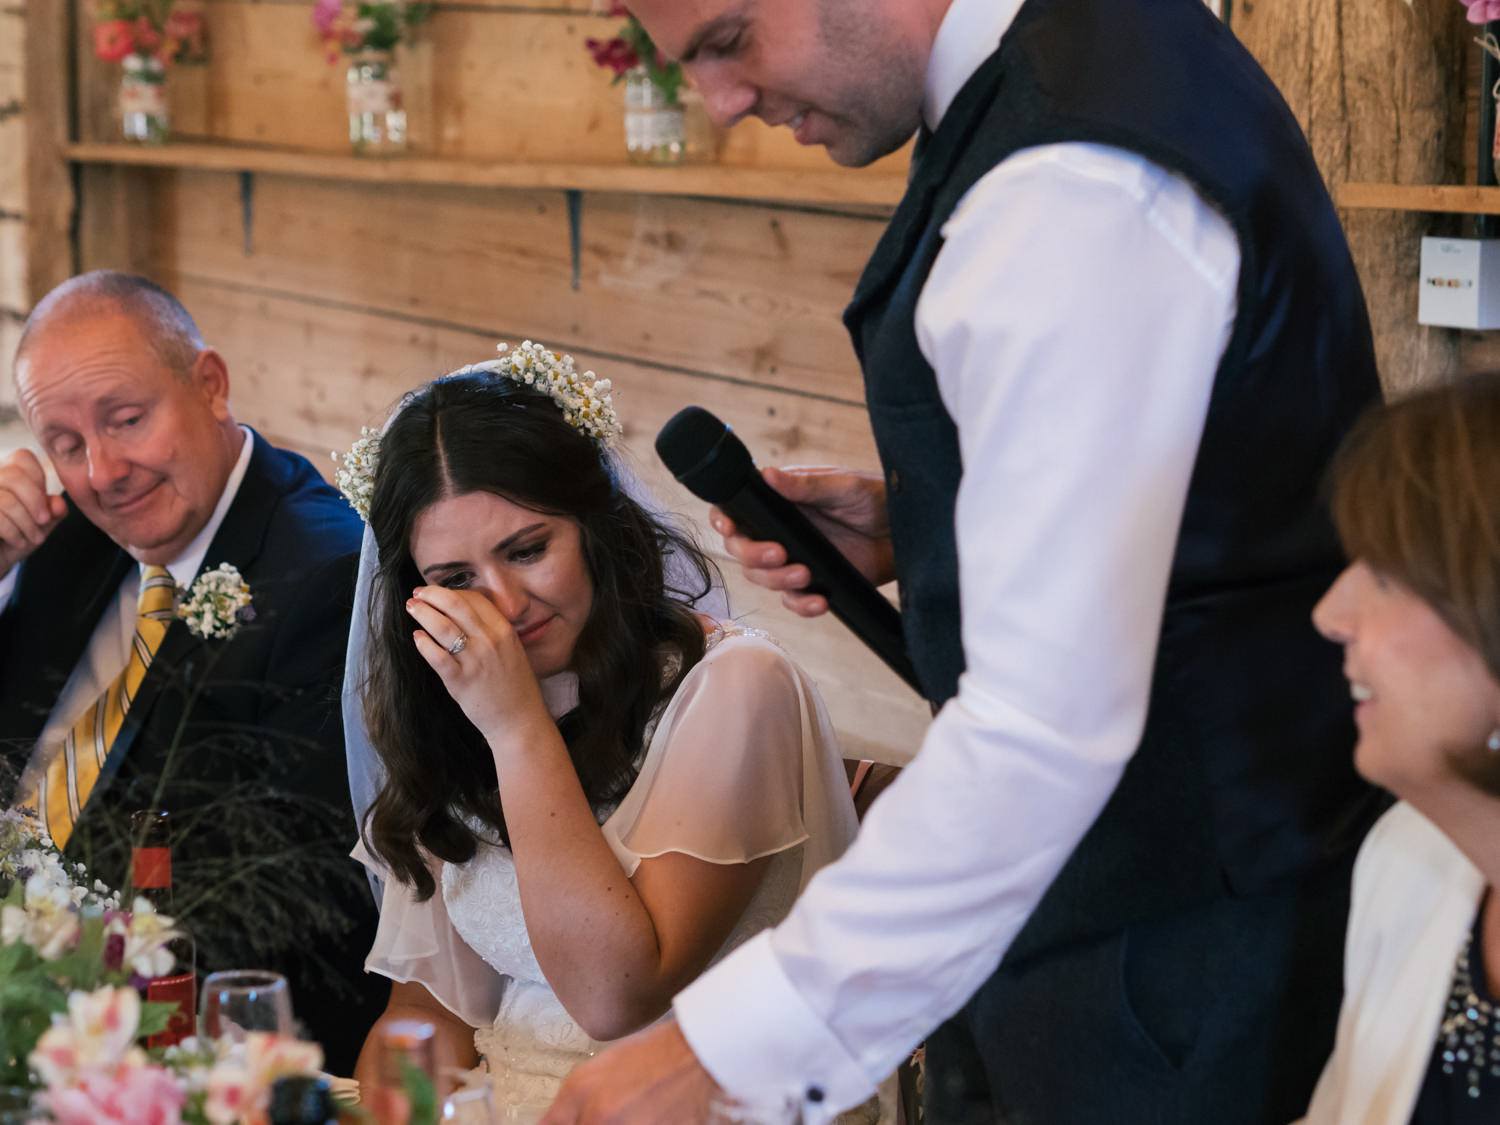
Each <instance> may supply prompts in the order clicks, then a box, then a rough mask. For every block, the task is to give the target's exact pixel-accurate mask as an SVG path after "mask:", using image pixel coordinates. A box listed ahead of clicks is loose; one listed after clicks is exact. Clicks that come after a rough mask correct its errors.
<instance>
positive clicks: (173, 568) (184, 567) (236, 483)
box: [143, 426, 255, 590]
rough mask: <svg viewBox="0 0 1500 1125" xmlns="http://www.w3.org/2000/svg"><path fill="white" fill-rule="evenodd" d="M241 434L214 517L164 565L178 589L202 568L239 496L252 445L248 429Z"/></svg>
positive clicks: (210, 517)
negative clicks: (220, 528) (210, 545)
mask: <svg viewBox="0 0 1500 1125" xmlns="http://www.w3.org/2000/svg"><path fill="white" fill-rule="evenodd" d="M240 432H241V433H243V434H244V435H245V440H244V441H243V442H241V443H240V455H239V457H238V458H237V459H236V460H235V462H234V468H233V469H231V470H229V479H228V480H227V481H225V482H224V491H223V492H222V493H220V494H219V503H218V505H217V506H216V507H215V508H214V514H213V515H211V516H209V517H208V522H207V523H206V524H204V525H203V530H202V531H200V532H198V534H197V535H196V536H194V537H193V541H192V542H191V543H189V544H188V545H187V546H186V547H184V548H183V551H182V554H180V555H178V556H177V557H176V558H175V559H173V560H172V561H171V562H169V563H167V572H168V573H169V574H171V576H172V581H173V582H175V583H177V585H178V587H179V588H180V589H184V590H185V589H187V588H188V586H190V585H191V584H192V581H193V579H194V578H196V577H198V571H199V569H200V568H201V567H202V566H203V557H204V556H205V555H207V554H208V547H209V544H211V543H212V542H213V541H214V536H215V535H216V534H218V531H219V525H220V524H222V523H223V522H224V516H225V515H226V514H227V513H228V511H229V505H230V504H232V503H234V498H235V496H237V495H238V494H239V491H240V482H242V481H243V480H244V479H245V470H246V469H248V468H249V467H250V452H251V447H252V446H254V444H255V434H254V433H252V432H251V430H250V429H249V427H247V426H241V427H240ZM214 565H216V566H217V565H218V564H217V563H215V564H214ZM143 573H144V567H143Z"/></svg>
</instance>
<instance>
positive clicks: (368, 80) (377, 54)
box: [345, 49, 406, 156]
mask: <svg viewBox="0 0 1500 1125" xmlns="http://www.w3.org/2000/svg"><path fill="white" fill-rule="evenodd" d="M345 83H346V95H347V97H348V102H349V144H350V145H352V146H353V148H354V152H355V155H357V156H358V155H380V154H386V153H394V152H404V151H405V150H406V105H405V101H404V99H403V98H402V96H401V76H400V75H399V74H398V73H397V72H396V62H395V53H394V52H393V51H377V50H372V49H366V50H363V51H360V52H359V54H357V55H355V56H354V57H353V58H351V59H350V60H349V70H348V73H347V74H346V75H345Z"/></svg>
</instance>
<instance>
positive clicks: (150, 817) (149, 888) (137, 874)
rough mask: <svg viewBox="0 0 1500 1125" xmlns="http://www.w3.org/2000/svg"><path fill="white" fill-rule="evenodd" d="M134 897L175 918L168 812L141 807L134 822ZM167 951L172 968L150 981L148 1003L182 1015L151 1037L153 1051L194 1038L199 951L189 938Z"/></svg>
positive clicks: (131, 881)
mask: <svg viewBox="0 0 1500 1125" xmlns="http://www.w3.org/2000/svg"><path fill="white" fill-rule="evenodd" d="M130 841H131V851H130V886H131V899H132V901H134V899H137V898H143V899H145V900H146V901H147V902H149V903H150V904H151V907H152V909H154V910H155V911H156V912H157V913H158V914H165V915H167V916H169V917H175V916H176V915H175V913H174V911H173V910H172V839H171V825H170V822H169V818H168V816H167V814H166V813H164V812H161V811H159V810H157V809H142V810H141V811H140V812H137V813H134V814H133V815H132V816H131V818H130ZM167 950H168V952H170V953H171V954H172V958H173V961H172V968H171V969H170V970H169V971H168V972H167V974H166V975H165V976H160V977H157V978H156V979H155V980H151V981H148V982H147V983H146V997H145V998H146V1000H147V1001H148V1002H154V1003H162V1004H174V1005H176V1007H177V1011H176V1012H175V1013H174V1014H173V1016H172V1022H171V1023H170V1024H169V1025H168V1026H167V1029H166V1030H165V1031H163V1032H159V1033H158V1034H156V1035H151V1036H148V1037H147V1039H146V1046H148V1047H170V1046H172V1045H173V1044H174V1043H180V1042H181V1041H182V1040H184V1039H186V1038H187V1037H188V1036H189V1035H191V1034H193V1019H194V1012H195V1011H196V1006H197V983H198V980H197V965H196V961H197V947H196V946H195V945H194V944H193V939H192V938H191V937H189V936H188V935H187V934H183V936H182V937H179V938H174V939H173V940H172V941H171V942H170V943H169V944H168V945H167Z"/></svg>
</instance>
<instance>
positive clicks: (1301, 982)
mask: <svg viewBox="0 0 1500 1125" xmlns="http://www.w3.org/2000/svg"><path fill="white" fill-rule="evenodd" d="M632 7H633V9H634V11H635V12H636V14H637V15H638V16H639V17H640V18H641V19H642V21H643V22H644V23H645V25H646V27H647V28H648V30H649V31H650V32H651V33H652V34H653V35H654V36H655V37H656V42H657V43H658V44H659V46H660V47H661V49H662V50H663V51H664V52H665V53H667V54H669V55H672V56H675V57H677V58H680V59H681V60H682V61H683V63H684V64H686V66H687V68H688V70H689V72H690V74H691V75H692V77H693V78H694V79H695V80H696V82H697V84H698V86H699V88H700V89H701V90H702V93H703V96H704V99H705V102H706V104H707V106H708V107H709V111H710V113H711V114H712V115H713V116H714V117H715V118H717V119H718V120H719V121H721V122H732V121H734V120H736V119H738V118H740V117H742V116H745V115H746V114H755V115H757V116H760V117H762V118H763V119H765V120H766V121H768V122H769V123H771V124H786V125H788V126H790V127H792V128H793V129H794V130H795V131H796V136H797V139H798V140H799V141H801V142H803V143H805V144H822V145H825V146H826V147H827V148H828V151H829V153H830V155H831V156H832V157H833V158H834V159H835V160H836V161H838V162H840V163H843V164H855V165H858V164H865V163H868V162H869V161H871V160H873V159H875V158H876V157H879V156H881V155H884V154H885V153H887V152H890V151H892V150H893V149H895V148H896V147H897V146H898V145H900V144H901V143H902V142H903V141H905V140H906V139H907V138H908V137H909V136H910V135H911V133H912V132H913V131H914V130H917V129H918V127H919V126H920V127H921V136H920V138H919V141H918V157H917V159H916V164H915V167H914V170H913V176H912V182H911V185H910V187H909V189H908V191H907V194H906V197H905V198H904V199H903V200H902V202H901V204H900V206H899V208H898V210H897V211H896V214H895V216H894V218H893V219H892V222H891V225H890V228H889V230H888V231H887V232H886V233H885V236H884V238H883V239H882V240H881V242H880V244H879V246H878V247H877V249H876V251H875V254H874V256H873V258H872V259H871V261H870V264H869V266H868V267H867V268H866V270H865V273H864V276H863V277H862V278H861V279H860V282H859V285H858V288H857V290H856V292H855V295H854V299H853V302H852V303H851V305H850V306H849V309H848V311H847V312H846V314H845V320H846V323H847V325H848V327H849V330H850V333H851V335H852V336H853V339H854V344H855V348H856V350H857V352H858V353H859V357H860V362H861V364H862V366H863V370H864V376H865V388H866V396H867V401H868V404H869V410H870V418H871V422H872V424H873V427H874V431H875V437H876V441H877V444H878V446H879V450H880V458H881V463H882V465H883V467H884V470H885V472H884V477H883V479H879V478H860V477H857V476H854V475H851V474H840V473H836V472H822V473H811V474H809V473H781V474H774V473H773V474H770V475H771V477H772V483H773V484H775V485H776V486H777V487H778V488H780V489H781V490H782V491H784V492H785V493H786V494H787V495H789V496H790V497H791V498H792V499H794V500H797V501H799V502H802V503H803V504H804V505H806V506H808V508H809V509H810V511H811V512H812V513H814V514H815V515H816V516H818V517H819V518H821V519H822V520H823V523H824V526H825V527H830V528H831V529H832V532H833V533H834V534H835V535H836V537H837V539H838V542H839V543H840V545H841V546H842V547H844V548H845V549H846V551H847V553H849V554H850V555H851V557H852V558H855V559H856V561H858V562H860V563H861V565H862V566H863V567H864V569H865V571H866V573H868V574H869V575H870V576H871V577H872V578H874V579H875V580H877V581H883V580H887V579H890V578H895V579H896V580H897V581H898V582H899V584H900V593H901V605H902V610H903V622H904V625H905V629H906V634H907V640H908V644H909V647H910V650H911V655H912V657H913V660H914V661H915V663H916V666H917V668H918V670H919V673H920V675H921V678H922V682H923V684H924V686H925V688H926V694H927V696H928V698H929V699H930V700H931V701H932V703H933V704H934V705H935V706H939V707H940V710H938V712H937V716H936V719H935V720H934V722H933V724H932V726H931V728H930V730H929V732H928V734H927V737H926V739H925V741H924V743H923V746H922V748H921V752H920V753H919V754H918V755H917V757H916V759H915V761H914V762H913V764H912V765H911V767H910V768H909V769H907V770H906V771H905V774H904V775H903V777H902V778H901V779H900V780H899V781H898V782H897V783H896V784H895V785H894V786H893V787H892V788H891V789H890V790H889V791H888V793H887V794H886V795H885V796H884V797H883V798H882V799H881V800H880V801H879V802H877V804H876V805H875V807H874V808H873V809H872V811H871V813H870V815H869V817H868V818H867V819H866V821H865V824H864V826H863V829H862V831H861V833H860V836H859V838H858V840H857V841H856V843H855V845H854V846H853V847H852V848H851V849H850V851H849V853H848V854H847V855H846V856H845V857H844V858H843V860H842V861H840V862H839V863H836V864H834V865H832V866H831V867H830V868H828V869H827V870H825V871H824V872H822V873H821V874H820V875H819V876H818V878H817V879H816V880H814V882H813V883H812V884H811V886H810V887H809V888H808V890H807V892H806V894H805V895H804V897H803V898H802V900H801V901H800V903H799V904H798V905H797V907H796V908H795V909H794V910H793V912H792V914H791V915H790V917H788V918H787V920H786V921H785V922H784V923H782V924H781V925H780V926H778V927H777V928H776V929H775V930H774V931H771V932H769V933H766V934H763V935H761V936H760V937H759V938H757V939H755V940H753V941H752V942H750V943H748V944H747V945H746V946H744V947H742V948H741V949H739V950H737V951H736V952H735V953H734V954H732V955H731V956H730V957H728V958H727V959H726V960H725V961H724V962H723V963H722V964H721V965H719V966H718V967H717V968H716V969H714V970H712V971H710V972H708V973H707V974H705V975H704V976H703V977H702V978H700V979H699V981H697V982H696V983H695V984H693V985H692V986H690V987H689V988H688V989H687V990H686V991H684V992H683V993H682V994H681V995H680V996H679V997H678V998H677V1001H676V1003H675V1005H674V1008H675V1014H676V1021H675V1022H673V1023H669V1024H666V1025H664V1026H662V1027H659V1028H654V1029H651V1030H649V1031H647V1032H644V1033H642V1034H641V1035H639V1036H637V1037H635V1038H634V1039H633V1040H632V1041H629V1042H627V1043H626V1044H622V1045H621V1046H620V1047H618V1048H616V1049H614V1050H612V1051H608V1052H605V1053H604V1054H603V1055H602V1056H601V1057H600V1058H599V1059H596V1060H594V1061H593V1062H592V1063H590V1064H589V1065H588V1066H586V1067H584V1068H581V1069H580V1070H579V1071H577V1072H575V1075H574V1077H573V1079H572V1081H570V1083H569V1085H568V1086H567V1087H565V1089H564V1092H563V1094H562V1095H561V1096H560V1097H559V1100H558V1103H557V1104H556V1105H555V1106H554V1108H553V1111H552V1113H551V1114H550V1115H549V1116H548V1117H547V1118H546V1119H545V1120H546V1122H547V1123H548V1125H553V1123H558V1125H561V1123H564V1122H574V1121H588V1122H594V1121H631V1122H648V1121H649V1122H653V1123H662V1122H677V1121H694V1120H701V1115H702V1108H703V1106H704V1105H705V1104H706V1102H707V1100H708V1098H709V1097H710V1095H711V1094H712V1093H713V1091H714V1089H715V1085H716V1083H717V1084H718V1085H722V1086H723V1087H724V1088H726V1089H728V1090H729V1091H730V1092H731V1093H735V1094H741V1095H752V1096H765V1095H781V1094H784V1095H788V1096H791V1097H794V1098H795V1099H797V1100H798V1101H800V1103H801V1106H802V1111H803V1114H804V1117H805V1120H806V1121H808V1122H809V1123H811V1125H821V1123H823V1122H826V1121H829V1120H831V1118H832V1117H833V1116H834V1114H835V1113H836V1111H838V1110H840V1109H842V1108H844V1107H847V1106H849V1105H852V1104H854V1103H857V1102H859V1101H860V1100H861V1099H863V1098H864V1097H865V1096H866V1095H867V1094H868V1093H869V1092H870V1090H871V1089H872V1088H873V1087H874V1085H875V1083H876V1082H877V1080H879V1079H880V1078H881V1076H882V1075H884V1074H886V1073H887V1072H888V1071H889V1070H890V1069H891V1068H892V1067H894V1066H895V1065H896V1064H897V1063H898V1062H899V1061H900V1060H901V1059H902V1057H903V1056H904V1055H905V1054H906V1052H907V1051H909V1050H910V1049H911V1048H912V1047H913V1046H914V1045H916V1043H917V1042H918V1041H919V1040H922V1039H923V1038H924V1036H925V1037H926V1041H927V1044H928V1050H927V1067H928V1078H927V1092H926V1096H927V1103H928V1115H929V1120H930V1121H931V1122H933V1123H934V1125H970V1123H981V1122H983V1123H988V1122H1008V1123H1016V1125H1023V1123H1024V1125H1099V1123H1105V1122H1107V1123H1109V1125H1134V1123H1137V1122H1139V1123H1142V1125H1145V1123H1148V1122H1149V1123H1151V1125H1208V1123H1213V1125H1240V1123H1243V1125H1284V1123H1285V1122H1286V1121H1288V1120H1291V1119H1292V1118H1294V1117H1296V1116H1298V1114H1299V1113H1300V1112H1301V1111H1302V1110H1303V1109H1304V1108H1305V1107H1306V1104H1307V1098H1308V1095H1309V1093H1310V1092H1311V1090H1312V1087H1313V1084H1314V1082H1315V1080H1316V1078H1317V1075H1318V1072H1319V1069H1320V1067H1321V1065H1322V1063H1323V1060H1324V1058H1325V1056H1326V1054H1327V1052H1328V1049H1329V1047H1330V1045H1331V1042H1332V1036H1333V1028H1334V1021H1335V1016H1336V1012H1337V1008H1338V1004H1339V996H1340V990H1341V979H1340V967H1341V962H1342V957H1341V946H1342V937H1343V930H1344V920H1345V914H1346V911H1347V902H1348V891H1347V887H1348V878H1349V868H1350V863H1351V860H1352V856H1353V853H1354V849H1355V846H1356V844H1357V843H1358V840H1359V838H1360V836H1361V835H1362V833H1363V830H1364V828H1365V827H1366V826H1367V824H1368V823H1369V819H1370V816H1371V815H1372V813H1373V812H1374V811H1375V809H1374V805H1375V804H1376V801H1377V799H1376V798H1374V796H1373V794H1372V793H1371V792H1370V791H1369V790H1367V789H1366V788H1365V787H1364V786H1362V785H1361V783H1360V782H1359V781H1358V780H1357V778H1356V777H1355V775H1354V772H1353V769H1352V763H1351V754H1350V749H1351V747H1352V745H1353V728H1352V726H1351V724H1350V720H1349V704H1348V699H1347V690H1348V689H1347V686H1346V685H1345V683H1344V681H1343V679H1342V677H1341V676H1340V674H1339V655H1338V653H1337V652H1336V651H1334V650H1333V649H1332V648H1331V646H1328V645H1326V644H1324V643H1323V642H1321V641H1320V640H1319V638H1318V637H1317V636H1316V634H1315V633H1314V632H1313V630H1312V629H1311V627H1310V625H1309V622H1308V617H1309V612H1310V610H1311V608H1312V606H1313V603H1314V602H1315V600H1316V599H1317V597H1318V596H1319V595H1320V593H1321V592H1322V591H1323V590H1324V589H1325V588H1326V587H1327V586H1328V584H1329V583H1330V582H1331V581H1332V580H1333V578H1334V577H1335V575H1336V574H1337V573H1338V571H1339V568H1340V566H1341V565H1342V560H1341V559H1340V556H1339V551H1338V548H1337V546H1336V544H1335V541H1334V538H1333V535H1332V533H1331V530H1330V528H1329V525H1328V522H1327V520H1326V518H1325V514H1324V511H1323V507H1322V504H1321V503H1320V500H1319V486H1320V482H1321V479H1322V477H1323V474H1324V467H1325V464H1326V462H1327V460H1328V458H1329V455H1330V453H1331V452H1332V451H1333V449H1334V447H1335V445H1336V444H1337V442H1338V440H1339V437H1340V436H1341V435H1342V434H1343V433H1344V432H1345V430H1346V429H1347V428H1348V426H1349V424H1350V422H1351V421H1352V420H1353V419H1354V417H1355V416H1356V414H1358V412H1359V411H1360V410H1361V408H1363V407H1364V406H1365V405H1366V404H1368V403H1369V402H1371V401H1372V400H1374V399H1375V398H1376V397H1377V395H1378V386H1377V382H1376V375H1375V364H1374V359H1373V354H1372V348H1371V339H1370V328H1369V324H1368V320H1367V317H1366V313H1365V308H1364V302H1363V299H1362V297H1361V294H1360V290H1359V285H1358V282H1357V280H1356V277H1355V273H1354V267H1353V264H1352V262H1351V260H1350V257H1349V252H1348V249H1347V247H1346V245H1345V241H1344V236H1343V232H1342V230H1341V229H1340V226H1339V223H1338V219H1337V217H1336V215H1335V213H1334V209H1333V206H1332V204H1331V203H1330V201H1329V198H1328V195H1327V192H1326V191H1325V189H1324V186H1323V183H1322V181H1321V179H1320V177H1319V174H1318V170H1317V168H1316V167H1315V165H1314V162H1313V158H1312V154H1311V152H1310V151H1309V150H1308V147H1307V144H1306V142H1305V140H1304V138H1303V136H1302V134H1301V132H1300V131H1299V129H1298V127H1297V124H1296V122H1295V120H1294V119H1293V117H1292V114H1291V112H1290V111H1289V110H1288V108H1287V107H1286V105H1285V104H1284V102H1283V101H1282V99H1281V98H1280V96H1279V95H1278V94H1277V92H1276V90H1275V88H1274V87H1273V86H1272V84H1271V83H1270V81H1269V80H1268V79H1267V78H1266V76H1265V74H1264V73H1262V72H1261V70H1260V69H1259V67H1257V66H1256V64H1255V62H1254V61H1253V60H1252V59H1251V57H1250V56H1249V54H1248V53H1246V52H1245V51H1244V50H1243V48H1241V46H1240V45H1239V44H1238V43H1237V42H1236V40H1235V39H1234V37H1233V36H1232V35H1231V34H1230V32H1229V31H1228V29H1227V28H1225V27H1224V26H1223V25H1222V24H1221V23H1220V22H1219V21H1218V20H1216V19H1215V18H1214V17H1213V16H1212V15H1211V14H1210V13H1209V11H1208V10H1207V9H1206V8H1205V6H1204V5H1203V4H1202V3H1201V0H635V3H633V5H632ZM716 518H717V519H718V521H719V529H720V530H721V531H724V532H726V533H729V534H730V538H729V540H728V545H729V547H730V549H731V550H732V551H733V552H734V553H735V554H736V556H737V557H738V558H739V559H740V560H741V562H742V563H743V565H744V566H745V568H746V570H747V572H748V573H749V574H750V576H751V577H752V578H753V579H755V580H757V581H759V582H761V583H762V584H764V585H767V586H770V587H772V588H774V589H780V590H783V591H786V592H787V593H786V598H787V601H788V604H789V605H791V606H792V608H794V609H796V610H798V611H799V612H803V613H814V612H818V611H820V610H821V609H822V608H823V606H822V602H821V599H817V598H811V597H808V596H806V595H801V596H799V595H797V594H796V593H795V591H796V590H799V589H801V588H802V587H803V586H804V585H805V584H806V582H807V580H808V579H807V574H806V572H805V570H803V569H802V568H800V567H787V566H785V565H783V564H784V562H785V556H784V554H783V553H782V552H781V550H780V548H779V547H776V546H774V545H771V544H764V543H760V544H757V543H749V542H746V541H745V540H743V539H741V538H739V537H735V536H733V535H732V531H733V529H732V527H731V526H730V525H729V524H728V523H727V522H726V521H724V519H723V517H722V516H717V517H716ZM945 1021H946V1022H945Z"/></svg>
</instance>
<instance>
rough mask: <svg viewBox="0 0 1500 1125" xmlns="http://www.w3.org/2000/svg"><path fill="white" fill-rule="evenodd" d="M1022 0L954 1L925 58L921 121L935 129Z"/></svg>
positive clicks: (993, 48)
mask: <svg viewBox="0 0 1500 1125" xmlns="http://www.w3.org/2000/svg"><path fill="white" fill-rule="evenodd" d="M1021 3H1022V0H953V3H952V4H951V5H949V7H948V12H947V14H946V15H945V16H943V22H942V24H941V25H940V26H939V27H938V33H937V37H936V38H935V39H934V40H933V42H932V54H931V56H930V57H929V58H928V60H927V85H926V88H925V91H924V93H923V95H922V120H923V121H925V122H926V123H927V128H928V129H931V130H934V131H935V130H936V129H937V127H938V125H939V123H940V122H941V121H942V120H943V115H944V114H945V113H947V112H948V107H949V106H950V105H952V104H953V99H954V98H956V97H958V92H959V91H960V90H962V89H963V87H964V83H965V82H967V81H968V80H969V79H970V78H972V77H973V75H974V72H975V71H976V70H978V69H979V68H980V66H982V65H983V63H984V60H985V59H987V58H989V57H990V56H991V55H992V54H994V53H995V48H996V47H998V46H999V45H1000V37H1001V36H1002V35H1004V34H1005V31H1006V29H1007V28H1008V27H1010V25H1011V21H1012V20H1014V19H1015V18H1016V12H1017V11H1018V10H1019V9H1020V7H1021Z"/></svg>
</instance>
